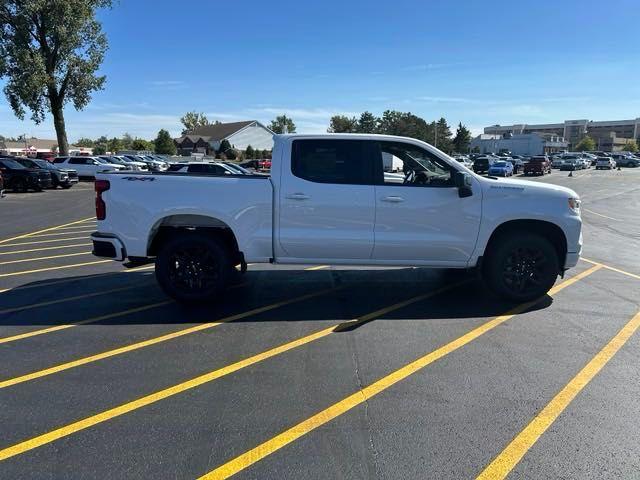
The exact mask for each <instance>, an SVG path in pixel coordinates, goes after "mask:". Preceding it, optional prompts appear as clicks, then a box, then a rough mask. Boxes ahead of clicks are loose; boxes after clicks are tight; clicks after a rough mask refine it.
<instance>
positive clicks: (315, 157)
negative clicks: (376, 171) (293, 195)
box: [291, 139, 373, 185]
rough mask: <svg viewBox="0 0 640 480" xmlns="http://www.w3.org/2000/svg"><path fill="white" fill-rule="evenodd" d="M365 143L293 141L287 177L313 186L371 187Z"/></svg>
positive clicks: (336, 140)
mask: <svg viewBox="0 0 640 480" xmlns="http://www.w3.org/2000/svg"><path fill="white" fill-rule="evenodd" d="M369 143H370V142H367V141H365V140H342V139H335V140H333V139H317V140H315V139H309V140H294V141H293V144H292V149H291V173H292V174H293V175H294V176H296V177H298V178H301V179H303V180H307V181H309V182H315V183H332V184H350V185H371V184H373V162H372V161H370V159H371V156H370V155H369V154H368V152H369V151H370V149H369V148H368V144H369Z"/></svg>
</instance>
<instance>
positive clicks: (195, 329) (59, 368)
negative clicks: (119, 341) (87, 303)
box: [0, 287, 343, 389]
mask: <svg viewBox="0 0 640 480" xmlns="http://www.w3.org/2000/svg"><path fill="white" fill-rule="evenodd" d="M340 288H343V287H337V288H330V289H326V290H321V291H319V292H314V293H309V294H307V295H303V296H301V297H297V298H293V299H291V300H284V301H282V302H277V303H272V304H270V305H266V306H264V307H258V308H254V309H252V310H249V311H247V312H244V313H238V314H236V315H231V316H229V317H225V318H222V319H220V320H217V321H215V322H207V323H202V324H200V325H196V326H195V327H189V328H185V329H182V330H178V331H177V332H172V333H167V334H165V335H161V336H159V337H154V338H150V339H148V340H143V341H141V342H137V343H132V344H130V345H126V346H124V347H120V348H115V349H113V350H107V351H106V352H102V353H98V354H97V355H91V356H89V357H83V358H79V359H78V360H74V361H71V362H67V363H62V364H60V365H56V366H53V367H50V368H46V369H44V370H39V371H36V372H32V373H29V374H26V375H22V376H19V377H15V378H10V379H7V380H4V381H1V382H0V389H2V388H6V387H9V386H12V385H16V384H18V383H23V382H27V381H30V380H35V379H36V378H41V377H45V376H47V375H51V374H53V373H58V372H62V371H64V370H69V369H70V368H75V367H79V366H81V365H86V364H88V363H93V362H97V361H99V360H104V359H105V358H110V357H115V356H116V355H122V354H123V353H128V352H133V351H134V350H140V349H141V348H145V347H150V346H151V345H157V344H158V343H162V342H166V341H168V340H173V339H176V338H180V337H184V336H185V335H190V334H192V333H196V332H201V331H203V330H208V329H210V328H213V327H217V326H219V325H222V324H223V323H230V322H233V321H236V320H241V319H243V318H247V317H250V316H253V315H258V314H260V313H264V312H268V311H270V310H274V309H276V308H279V307H283V306H285V305H290V304H292V303H296V302H301V301H303V300H308V299H310V298H313V297H317V296H320V295H324V294H325V293H328V292H332V291H335V290H339V289H340Z"/></svg>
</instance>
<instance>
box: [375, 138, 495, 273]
mask: <svg viewBox="0 0 640 480" xmlns="http://www.w3.org/2000/svg"><path fill="white" fill-rule="evenodd" d="M375 145H376V150H377V152H376V153H375V154H374V156H375V158H376V163H377V164H378V165H379V166H380V168H378V169H377V171H378V172H379V173H378V174H377V177H378V178H377V181H376V183H377V185H376V191H375V196H376V224H375V247H374V251H373V258H374V259H376V260H386V261H397V262H399V263H407V264H410V263H414V262H415V263H421V264H424V265H431V266H438V265H443V266H444V265H447V266H465V265H466V263H467V261H468V260H469V258H470V257H471V254H472V252H473V250H474V248H475V245H476V240H477V238H478V231H479V228H480V217H481V201H482V200H481V197H480V190H479V188H477V186H474V187H472V188H473V190H474V195H472V196H470V197H467V198H460V197H459V195H458V189H457V188H456V187H455V185H454V179H453V174H454V172H455V171H456V170H455V169H454V168H453V166H451V165H449V164H448V163H447V162H446V161H444V160H443V159H441V158H439V157H438V156H436V155H435V154H434V153H432V152H429V151H428V150H426V149H424V148H423V147H420V146H418V145H413V144H410V143H404V142H386V141H380V142H375ZM389 156H392V157H393V161H391V162H390V161H389V160H388V157H389ZM390 165H401V168H399V169H398V170H399V172H397V173H396V172H393V171H390V170H391V169H390V168H389V166H390ZM385 170H387V171H385ZM394 170H395V169H394Z"/></svg>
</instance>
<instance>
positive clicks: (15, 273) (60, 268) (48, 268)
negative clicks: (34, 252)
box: [0, 260, 113, 278]
mask: <svg viewBox="0 0 640 480" xmlns="http://www.w3.org/2000/svg"><path fill="white" fill-rule="evenodd" d="M107 262H113V260H98V261H96V262H85V263H75V264H73V265H62V266H60V267H47V268H37V269H35V270H25V271H22V272H13V273H0V278H2V277H14V276H16V275H27V274H29V273H39V272H48V271H51V270H64V269H67V268H77V267H85V266H87V265H97V264H99V263H107Z"/></svg>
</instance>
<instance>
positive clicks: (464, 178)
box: [453, 172, 473, 198]
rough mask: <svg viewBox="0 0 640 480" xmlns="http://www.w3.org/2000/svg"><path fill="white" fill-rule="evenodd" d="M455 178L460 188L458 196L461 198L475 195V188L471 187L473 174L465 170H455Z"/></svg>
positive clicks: (456, 184)
mask: <svg viewBox="0 0 640 480" xmlns="http://www.w3.org/2000/svg"><path fill="white" fill-rule="evenodd" d="M453 180H454V183H455V186H456V187H457V188H458V196H459V197H460V198H465V197H470V196H471V195H473V190H472V189H471V186H472V185H473V180H472V179H471V175H469V174H468V173H465V172H455V174H454V177H453Z"/></svg>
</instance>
